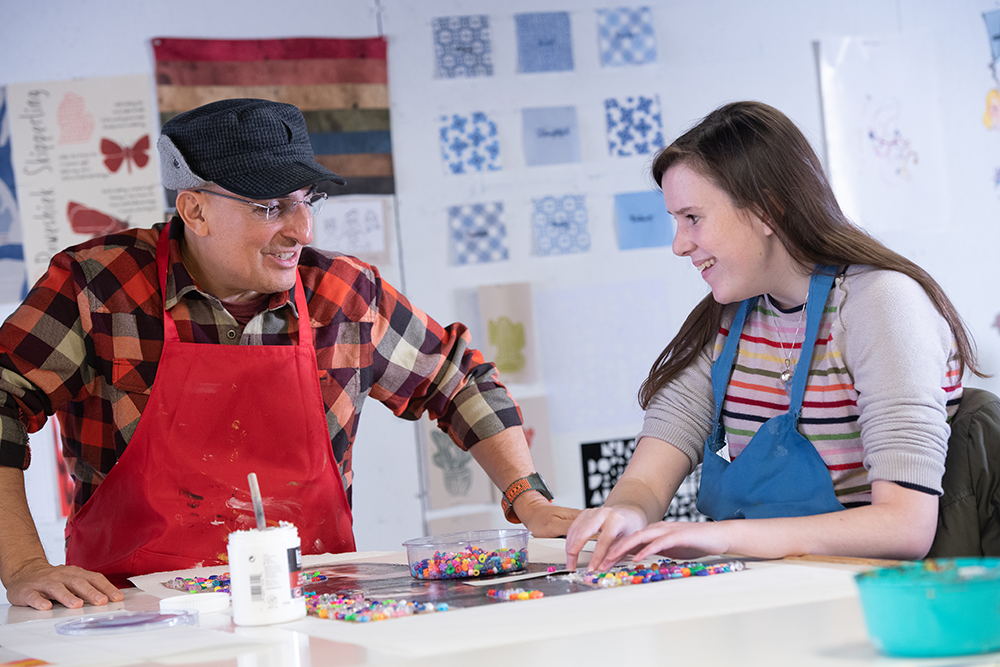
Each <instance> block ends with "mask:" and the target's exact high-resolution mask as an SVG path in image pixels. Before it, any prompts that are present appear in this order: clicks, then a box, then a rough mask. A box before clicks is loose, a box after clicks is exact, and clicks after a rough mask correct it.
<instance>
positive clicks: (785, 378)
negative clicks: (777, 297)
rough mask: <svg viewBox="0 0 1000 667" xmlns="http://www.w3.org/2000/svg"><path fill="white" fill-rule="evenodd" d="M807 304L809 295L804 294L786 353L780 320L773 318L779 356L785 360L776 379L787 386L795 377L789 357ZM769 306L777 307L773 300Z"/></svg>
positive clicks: (776, 317)
mask: <svg viewBox="0 0 1000 667" xmlns="http://www.w3.org/2000/svg"><path fill="white" fill-rule="evenodd" d="M808 303H809V293H808V292H806V300H805V303H803V304H802V310H800V311H799V322H798V324H796V325H795V335H794V336H792V343H791V345H789V346H788V352H785V338H784V336H782V335H781V327H780V324H781V320H780V318H778V316H777V315H775V316H774V319H775V322H776V324H775V326H774V330H775V331H776V332H777V333H778V343H779V344H780V345H781V355H782V356H783V357H784V358H785V370H783V371H781V375H779V376H778V377H779V378H780V379H781V381H782V382H783V383H785V384H788V382H789V381H790V380H791V379H792V376H793V375H795V371H794V370H793V369H792V359H791V355H792V350H794V349H795V341H796V339H797V338H798V337H799V330H800V329H801V328H802V316H803V315H804V314H805V312H806V305H807V304H808ZM771 305H772V306H775V308H777V306H776V305H775V303H774V301H773V298H772V302H771Z"/></svg>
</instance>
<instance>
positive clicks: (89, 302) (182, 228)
mask: <svg viewBox="0 0 1000 667" xmlns="http://www.w3.org/2000/svg"><path fill="white" fill-rule="evenodd" d="M158 149H159V151H160V158H161V165H162V177H163V181H164V185H165V186H166V187H167V188H168V189H171V190H175V191H177V193H178V194H177V199H176V208H177V217H176V218H174V220H173V221H171V223H170V224H168V225H166V226H163V227H162V228H161V229H158V230H157V229H153V230H127V231H126V232H121V233H120V234H119V235H118V236H117V237H107V239H106V240H105V239H96V240H95V241H93V242H90V243H88V244H81V245H80V246H76V247H74V248H71V249H69V250H67V251H65V252H64V253H60V255H58V256H57V258H56V259H54V260H53V263H52V265H51V266H50V269H49V273H47V274H46V276H45V277H43V278H42V279H41V280H40V281H39V283H38V285H36V287H35V288H34V289H33V290H32V292H31V293H30V294H29V296H28V298H27V299H26V302H25V304H23V305H22V306H21V307H20V308H19V309H18V311H16V312H15V314H14V315H12V317H11V318H10V320H8V322H7V323H5V324H4V327H3V328H2V329H0V370H2V371H3V374H2V375H0V535H3V539H2V540H0V578H2V580H3V583H4V585H5V586H6V587H7V590H8V599H10V601H11V602H12V603H14V604H25V605H31V606H34V607H36V608H39V609H47V608H49V607H50V606H51V603H50V602H49V600H55V601H58V602H61V603H63V604H65V605H67V606H74V607H75V606H80V605H81V604H82V603H83V600H86V601H87V602H90V603H92V604H104V603H106V602H107V601H108V600H109V599H110V600H116V599H121V594H120V592H119V591H118V590H117V589H116V588H115V586H113V585H112V584H115V585H119V586H120V585H127V578H128V577H130V576H133V575H136V574H144V573H149V572H158V571H166V570H174V569H183V568H189V567H194V566H198V565H210V564H218V563H224V562H225V561H226V542H227V538H228V535H229V533H231V532H232V531H234V530H241V529H247V528H251V527H253V526H254V525H255V519H254V513H253V508H252V506H251V502H250V495H249V488H248V485H247V475H248V473H250V472H256V473H257V475H258V478H259V479H260V486H261V491H262V495H263V496H264V502H265V514H266V516H267V518H268V522H269V523H277V522H278V521H290V522H292V523H294V524H295V525H296V526H297V528H298V530H299V534H300V536H301V538H302V551H303V553H306V554H309V553H337V552H343V551H351V550H353V549H354V537H353V530H352V520H351V509H350V503H349V497H348V494H347V493H346V492H345V489H347V488H349V486H350V480H351V472H350V447H351V445H352V443H353V439H354V434H355V429H356V426H357V415H358V413H359V411H360V405H361V403H362V402H363V400H364V397H365V396H367V395H371V396H372V397H373V398H377V399H378V400H380V401H381V402H383V403H384V404H386V405H387V406H388V407H389V408H390V409H392V410H393V411H394V412H395V413H396V414H398V415H400V416H407V417H417V416H419V415H420V414H422V413H423V412H426V413H427V414H428V415H429V416H431V417H432V418H434V419H437V420H439V424H440V425H442V428H446V429H447V430H448V432H449V433H450V434H451V435H452V438H453V439H454V440H455V441H456V442H457V443H460V446H462V447H465V448H466V449H469V448H471V447H472V445H478V446H476V447H475V448H474V449H471V451H472V453H473V455H474V456H475V458H476V459H477V461H479V463H480V464H481V465H482V466H483V468H484V469H485V470H486V471H487V473H488V474H489V475H490V477H491V478H492V479H493V481H494V483H495V484H497V485H498V486H499V487H500V488H501V489H508V488H509V489H514V490H515V492H512V493H511V494H510V496H509V498H507V499H505V506H504V509H505V512H506V513H507V516H508V518H509V519H511V520H512V521H517V520H519V519H520V520H523V521H524V523H525V524H526V525H527V526H528V527H529V528H531V529H532V530H533V532H534V533H535V534H536V535H538V536H546V535H561V534H564V533H565V530H566V527H568V525H569V523H570V522H571V520H572V518H573V516H575V513H576V512H575V511H573V510H565V509H564V508H559V507H556V506H553V505H551V504H550V503H549V502H548V500H550V499H551V494H549V493H548V491H547V489H545V486H544V482H542V481H541V479H540V478H539V477H538V475H537V474H534V467H533V466H532V463H531V457H530V454H528V450H527V443H526V442H525V440H524V434H523V430H522V429H521V428H520V423H521V422H520V414H519V411H518V409H517V406H516V404H515V403H514V402H513V401H512V400H511V399H510V397H509V394H508V393H507V392H506V390H505V389H504V388H503V385H500V384H499V383H498V382H496V381H495V378H494V377H493V374H494V369H493V368H492V366H490V365H488V364H485V363H484V362H483V360H482V355H481V354H480V353H479V352H478V351H476V350H472V349H471V348H468V347H467V345H466V344H467V342H468V336H467V334H466V333H464V329H461V328H457V329H453V328H452V327H448V328H442V327H441V326H440V325H438V324H437V323H436V322H434V321H433V320H431V319H430V318H428V317H427V316H426V315H424V314H423V313H421V312H419V311H417V310H416V309H414V308H413V307H412V306H410V304H409V303H408V302H407V301H406V300H405V298H404V297H402V295H399V294H398V293H397V292H396V291H395V290H394V289H393V288H392V287H391V286H389V285H387V284H385V283H384V282H383V281H381V280H380V279H379V277H378V274H377V272H376V271H374V269H372V267H368V266H367V265H364V264H362V263H360V262H358V261H357V260H353V259H352V258H343V257H338V256H335V255H332V254H329V253H327V254H323V253H321V252H319V251H316V250H314V249H312V248H307V246H309V244H310V243H311V241H312V221H313V220H312V216H313V212H314V211H315V210H316V209H318V207H319V206H321V205H322V203H323V201H324V200H325V199H326V196H327V195H326V193H325V192H323V191H320V190H318V189H317V187H318V185H320V184H322V183H323V182H326V181H332V182H334V183H338V184H343V183H344V180H343V179H342V178H340V177H339V176H337V175H336V174H334V173H333V172H331V171H329V170H328V169H326V168H325V167H323V166H321V165H320V164H318V163H317V162H316V161H315V157H314V155H313V151H312V147H311V145H310V143H309V137H308V133H307V131H306V125H305V120H304V118H303V116H302V114H301V112H299V110H298V109H296V108H295V107H293V106H291V105H287V104H279V103H275V102H268V101H264V100H245V99H244V100H223V101H220V102H215V103H212V104H208V105H205V106H204V107H199V108H198V109H195V110H192V111H190V112H187V113H184V114H181V115H179V116H177V117H175V118H173V119H172V120H170V121H168V122H167V123H166V124H165V125H164V127H163V131H162V134H161V137H160V141H159V143H158ZM119 249H121V250H119ZM334 264H336V268H334ZM306 275H308V280H306V279H305V276H306ZM376 302H377V309H378V310H377V312H376V311H372V310H370V309H371V308H372V307H373V305H372V304H373V303H376ZM219 313H221V314H219ZM39 314H41V315H39ZM233 318H235V320H236V321H237V322H238V324H239V326H233V325H232V321H233ZM454 326H455V325H453V327H454ZM244 327H245V328H244ZM414 331H416V332H417V333H416V337H415V338H413V335H414ZM80 332H82V333H80ZM151 332H152V333H151ZM331 332H332V333H331ZM407 337H410V338H413V339H412V340H410V339H408V338H407ZM227 339H228V340H227ZM81 341H83V342H81ZM399 341H402V343H400V342H399ZM220 342H221V343H229V344H220ZM237 343H239V344H237ZM77 357H79V358H80V360H79V361H78V362H77V360H76V359H77ZM408 364H409V365H408ZM359 387H360V388H359ZM98 394H99V395H98ZM459 394H461V395H459ZM463 410H464V411H465V414H463ZM55 411H58V414H59V417H60V421H61V425H62V426H63V429H62V430H63V435H64V439H65V441H66V450H67V452H68V453H69V456H68V458H69V460H70V464H71V467H73V469H74V472H75V477H76V481H77V495H76V500H75V502H74V506H73V513H72V516H71V517H70V519H69V521H68V523H67V526H66V538H67V551H66V560H67V564H68V565H67V566H58V567H53V566H51V565H49V564H48V562H47V561H46V560H45V557H44V552H43V551H42V549H41V546H40V544H39V543H38V538H37V534H35V532H34V526H33V523H32V521H31V517H30V514H29V513H28V510H27V505H26V503H25V502H24V493H23V475H22V474H21V469H22V468H24V467H26V466H27V461H28V450H27V434H26V433H25V430H28V431H34V430H37V428H40V426H41V424H42V423H43V422H44V419H45V417H46V416H47V415H50V414H52V412H55ZM126 445H127V447H126ZM109 582H110V583H109ZM77 596H79V597H77ZM81 598H82V600H81Z"/></svg>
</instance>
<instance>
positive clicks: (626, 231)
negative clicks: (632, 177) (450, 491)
mask: <svg viewBox="0 0 1000 667" xmlns="http://www.w3.org/2000/svg"><path fill="white" fill-rule="evenodd" d="M615 219H616V220H617V222H618V247H619V248H621V249H622V250H631V249H632V248H655V247H659V246H665V245H670V244H671V243H672V242H673V223H672V222H671V220H670V214H669V213H667V207H666V206H665V205H664V203H663V196H662V195H661V194H660V193H659V192H658V191H649V192H625V193H621V194H617V195H615Z"/></svg>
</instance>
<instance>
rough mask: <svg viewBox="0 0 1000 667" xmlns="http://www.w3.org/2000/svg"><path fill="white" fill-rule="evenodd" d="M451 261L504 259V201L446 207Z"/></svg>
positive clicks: (505, 256) (505, 244)
mask: <svg viewBox="0 0 1000 667" xmlns="http://www.w3.org/2000/svg"><path fill="white" fill-rule="evenodd" d="M448 229H449V234H450V237H451V258H452V263H453V264H480V263H483V262H499V261H502V260H505V259H507V227H506V226H505V225H504V222H503V202H499V201H498V202H493V203H490V204H466V205H464V206H450V207H449V208H448Z"/></svg>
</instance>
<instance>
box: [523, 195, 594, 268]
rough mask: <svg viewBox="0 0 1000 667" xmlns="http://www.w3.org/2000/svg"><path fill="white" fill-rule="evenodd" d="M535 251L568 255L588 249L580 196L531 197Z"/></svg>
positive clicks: (583, 210)
mask: <svg viewBox="0 0 1000 667" xmlns="http://www.w3.org/2000/svg"><path fill="white" fill-rule="evenodd" d="M531 204H532V209H533V211H532V214H531V217H532V224H533V226H534V229H535V254H537V255H569V254H572V253H578V252H587V251H588V250H590V228H589V225H588V222H587V205H586V204H585V203H584V199H583V195H565V196H563V197H552V196H549V197H542V198H541V199H532V200H531Z"/></svg>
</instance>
